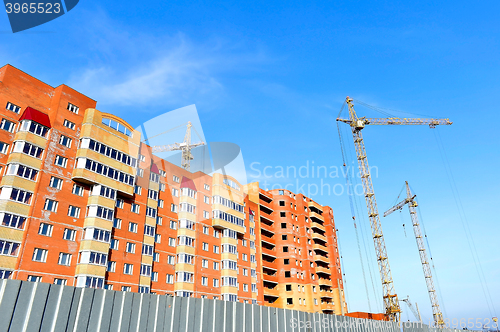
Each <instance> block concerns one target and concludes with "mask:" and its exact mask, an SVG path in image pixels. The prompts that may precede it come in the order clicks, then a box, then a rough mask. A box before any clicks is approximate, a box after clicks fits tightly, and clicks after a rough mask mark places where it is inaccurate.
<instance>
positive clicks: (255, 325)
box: [0, 280, 456, 332]
mask: <svg viewBox="0 0 500 332" xmlns="http://www.w3.org/2000/svg"><path fill="white" fill-rule="evenodd" d="M4 331H5V332H6V331H12V332H27V331H30V332H31V331H33V332H34V331H36V332H39V331H40V332H62V331H73V332H76V331H78V332H80V331H82V332H84V331H95V332H98V331H99V332H115V331H116V332H118V331H120V332H121V331H127V332H132V331H133V332H150V331H151V332H152V331H155V332H276V331H280V332H281V331H283V332H306V331H308V332H309V331H311V332H375V331H382V332H399V331H400V328H399V327H398V326H397V324H396V323H392V322H381V321H372V320H367V319H358V318H351V317H344V316H335V315H324V314H319V313H316V314H312V313H306V312H301V311H294V310H286V309H276V308H270V307H266V306H258V305H252V304H243V303H235V302H226V301H218V300H208V299H197V298H185V297H170V296H165V295H153V294H138V293H129V292H118V291H108V290H102V289H93V288H76V287H70V286H59V285H51V284H46V283H32V282H28V281H20V280H2V281H0V332H4ZM405 332H456V331H453V330H449V331H433V329H429V328H427V326H423V327H421V328H420V329H419V328H416V327H412V328H408V329H406V328H405Z"/></svg>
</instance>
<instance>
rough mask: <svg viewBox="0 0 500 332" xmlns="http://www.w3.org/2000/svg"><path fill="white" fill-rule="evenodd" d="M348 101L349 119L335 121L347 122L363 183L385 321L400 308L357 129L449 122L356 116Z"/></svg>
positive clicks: (445, 122) (397, 315) (397, 314)
mask: <svg viewBox="0 0 500 332" xmlns="http://www.w3.org/2000/svg"><path fill="white" fill-rule="evenodd" d="M352 101H353V100H352V98H349V97H347V98H346V103H347V105H348V107H349V118H348V119H341V118H337V121H340V122H344V123H347V124H348V125H349V126H350V127H351V131H352V136H353V139H354V146H355V148H356V157H357V159H358V166H359V171H360V175H361V181H362V183H363V191H364V195H365V200H366V205H367V209H368V217H369V219H370V224H371V231H372V237H373V242H374V245H375V252H376V254H377V261H378V266H379V271H380V278H381V279H382V288H383V297H384V306H385V313H386V316H387V317H388V318H389V320H391V321H398V320H399V318H400V315H401V308H400V306H399V301H398V296H397V294H396V292H395V290H394V284H393V281H392V274H391V268H390V266H389V259H388V257H387V249H386V246H385V240H384V234H383V233H382V224H381V222H380V217H379V213H378V208H377V202H376V199H375V192H374V190H373V184H372V179H371V175H370V168H369V166H368V159H367V157H366V150H365V143H364V141H363V136H362V135H361V130H363V129H364V128H365V126H367V125H429V126H430V127H431V128H434V127H435V126H437V125H451V124H452V122H450V120H449V119H411V118H365V117H361V118H358V116H357V114H356V111H355V110H354V105H353V103H352Z"/></svg>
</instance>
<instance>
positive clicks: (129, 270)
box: [123, 263, 134, 274]
mask: <svg viewBox="0 0 500 332" xmlns="http://www.w3.org/2000/svg"><path fill="white" fill-rule="evenodd" d="M133 273H134V265H132V264H127V263H125V264H123V274H133Z"/></svg>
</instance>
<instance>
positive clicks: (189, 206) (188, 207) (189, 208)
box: [180, 203, 196, 214]
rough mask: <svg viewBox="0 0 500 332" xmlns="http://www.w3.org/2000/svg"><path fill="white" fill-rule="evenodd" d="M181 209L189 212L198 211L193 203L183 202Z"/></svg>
mask: <svg viewBox="0 0 500 332" xmlns="http://www.w3.org/2000/svg"><path fill="white" fill-rule="evenodd" d="M180 206H181V211H182V212H189V213H193V214H194V213H195V212H196V207H195V206H194V205H192V204H189V203H181V204H180Z"/></svg>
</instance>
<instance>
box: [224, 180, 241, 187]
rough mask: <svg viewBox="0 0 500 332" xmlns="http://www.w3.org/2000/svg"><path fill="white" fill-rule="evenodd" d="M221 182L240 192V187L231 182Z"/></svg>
mask: <svg viewBox="0 0 500 332" xmlns="http://www.w3.org/2000/svg"><path fill="white" fill-rule="evenodd" d="M222 182H223V183H224V184H225V185H227V186H229V187H231V188H233V189H236V190H240V186H238V185H237V184H236V183H235V182H234V181H233V180H230V179H223V180H222Z"/></svg>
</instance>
